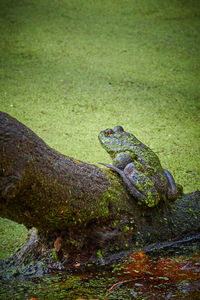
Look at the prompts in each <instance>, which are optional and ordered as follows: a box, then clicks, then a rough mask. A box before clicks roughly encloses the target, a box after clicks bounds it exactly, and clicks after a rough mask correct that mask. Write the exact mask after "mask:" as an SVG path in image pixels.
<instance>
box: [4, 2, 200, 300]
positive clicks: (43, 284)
mask: <svg viewBox="0 0 200 300" xmlns="http://www.w3.org/2000/svg"><path fill="white" fill-rule="evenodd" d="M199 16H200V2H199V1H196V0H191V1H184V0H183V1H178V0H174V1H170V0H165V1H161V0H144V1H138V0H127V1H121V0H116V1H113V0H106V1H103V0H95V1H93V0H87V1H81V0H70V1H66V0H59V1H58V0H51V1H49V0H40V1H29V0H1V1H0V33H1V39H0V52H1V53H0V110H2V111H5V112H7V113H9V114H11V115H12V116H13V117H16V118H17V119H18V120H19V121H21V122H23V123H24V124H25V125H27V126H28V127H30V128H31V129H32V130H34V131H35V132H36V133H37V134H38V135H39V136H40V137H42V138H43V139H44V140H45V142H47V143H48V144H49V145H50V146H52V147H54V148H55V149H57V150H58V151H61V152H62V153H64V154H66V155H69V156H73V157H75V158H77V159H80V160H83V161H86V162H90V163H97V162H99V161H100V162H107V163H109V162H110V161H109V157H108V155H107V154H106V152H105V151H104V150H103V149H102V148H101V146H100V145H99V142H98V139H97V135H98V133H99V132H100V131H101V130H102V129H105V128H106V127H113V126H115V125H122V126H123V127H124V128H125V130H127V131H128V132H132V133H134V134H135V135H136V136H137V137H138V138H139V139H140V140H141V141H142V142H144V143H145V144H147V145H148V146H149V147H151V148H152V149H153V150H154V151H155V152H156V153H157V154H158V155H159V158H160V159H161V162H162V165H163V167H164V168H166V169H168V170H170V172H171V173H172V174H173V175H174V177H175V179H176V181H177V182H179V183H180V184H182V185H183V186H184V192H191V191H194V190H197V189H199V188H200V185H199V183H200V173H199V169H200V165H199V164H200V159H199V151H200V148H199V137H200V136H199V121H200V119H199V116H200V106H199V95H200V89H199V87H200V85H199V76H200V73H199V64H200V51H199V44H200V40H199V37H200V36H199V27H200V18H199ZM91 145H92V147H91ZM26 234H27V230H26V229H25V228H24V227H23V226H21V225H16V224H14V223H13V222H11V221H5V220H4V219H0V239H1V243H0V258H1V259H2V258H5V257H8V256H10V255H11V253H13V252H14V251H15V250H16V249H17V248H18V247H20V245H21V244H22V243H23V241H24V240H25V237H26ZM133 258H134V257H132V259H133ZM188 259H189V258H188ZM188 259H186V261H185V268H186V269H187V268H189V267H187V266H190V265H191V266H192V267H194V269H191V271H192V270H193V271H194V272H196V271H198V272H199V256H197V258H195V259H196V260H195V262H194V261H193V260H192V261H190V259H189V260H188ZM166 263H167V262H166ZM168 266H169V264H168ZM132 267H133V264H132ZM113 268H114V267H113ZM118 268H119V266H118ZM176 268H177V270H179V265H178V264H177V266H176ZM115 269H117V268H116V266H115ZM195 270H196V271H195ZM129 271H130V270H129ZM186 271H187V270H186ZM193 271H192V272H193ZM117 272H119V270H118V271H117V270H116V271H115V272H112V270H110V271H109V272H108V271H99V272H97V273H95V274H94V273H88V274H84V275H81V276H79V275H69V274H64V273H62V274H58V275H56V274H52V275H51V276H47V277H45V278H40V279H35V280H28V279H27V280H17V279H16V280H14V279H13V280H12V281H7V282H6V281H5V282H3V283H1V288H0V290H1V291H0V298H1V299H31V298H34V297H37V298H38V299H78V298H83V299H95V298H97V299H106V298H108V299H158V300H160V299H195V300H196V299H199V298H200V292H199V279H197V278H196V277H195V278H193V277H191V276H190V275H188V277H187V278H184V279H180V278H179V280H178V279H177V281H174V280H172V279H170V278H169V280H167V279H166V278H168V275H166V274H165V276H164V275H163V277H165V278H163V279H161V278H157V277H156V279H155V278H154V275H153V276H151V277H152V278H150V277H149V276H147V275H148V274H146V273H143V274H142V275H141V274H140V275H141V277H142V279H138V277H137V280H136V281H133V282H129V283H128V282H127V283H121V284H119V285H118V286H116V287H114V288H113V290H112V291H111V292H110V293H109V292H108V291H109V289H110V287H111V286H112V285H113V284H115V283H117V282H119V281H125V280H130V277H129V275H128V274H126V275H125V274H122V273H120V272H119V273H120V274H119V275H117ZM188 272H189V269H188ZM198 272H196V273H198ZM136 273H137V272H136ZM138 273H141V271H139V272H138ZM133 275H134V276H135V273H134V274H132V276H133ZM155 276H158V274H157V275H155ZM159 276H160V275H159ZM195 276H196V275H195ZM160 277H162V276H160Z"/></svg>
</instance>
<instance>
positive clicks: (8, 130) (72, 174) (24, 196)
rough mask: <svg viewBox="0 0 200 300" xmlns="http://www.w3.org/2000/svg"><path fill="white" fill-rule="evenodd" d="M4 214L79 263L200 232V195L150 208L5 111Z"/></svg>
mask: <svg viewBox="0 0 200 300" xmlns="http://www.w3.org/2000/svg"><path fill="white" fill-rule="evenodd" d="M0 216H1V217H5V218H8V219H11V220H13V221H15V222H18V223H22V224H24V225H25V226H26V227H27V228H31V227H35V228H37V230H38V235H39V239H40V241H41V243H43V245H46V246H48V247H49V248H55V249H56V251H57V252H59V251H60V249H62V251H63V253H64V252H68V256H69V253H73V257H74V261H75V260H76V261H77V257H78V256H79V257H80V253H84V252H85V257H87V259H85V260H88V257H89V256H92V253H96V252H98V249H101V251H103V252H104V254H105V256H106V255H107V256H108V255H110V254H111V253H116V252H117V251H122V250H129V249H131V248H132V247H142V246H146V245H148V244H151V243H159V242H161V241H167V240H172V239H175V240H180V239H185V238H187V237H190V236H195V235H197V236H198V234H199V233H200V222H199V221H200V192H195V193H192V194H190V195H184V196H182V197H181V198H179V199H177V200H176V201H174V202H162V203H159V204H158V206H157V207H155V208H144V207H142V206H139V205H137V202H136V201H135V200H134V199H133V198H132V197H131V196H130V195H128V193H127V192H126V190H125V188H124V186H123V183H122V181H121V178H120V177H119V176H118V175H117V174H116V173H114V172H113V171H111V170H108V169H106V168H103V169H102V168H99V167H98V166H95V165H92V164H87V163H84V162H81V161H78V160H76V159H74V158H71V157H68V156H64V155H62V154H61V153H58V152H57V151H55V150H54V149H52V148H50V147H49V146H48V145H46V144H45V143H44V141H43V140H42V139H41V138H39V137H38V136H37V135H36V134H35V133H34V132H32V131H31V130H30V129H28V128H27V127H26V126H24V125H23V124H22V123H20V122H19V121H17V120H16V119H14V118H12V117H11V116H9V115H8V114H6V113H3V112H2V113H0Z"/></svg>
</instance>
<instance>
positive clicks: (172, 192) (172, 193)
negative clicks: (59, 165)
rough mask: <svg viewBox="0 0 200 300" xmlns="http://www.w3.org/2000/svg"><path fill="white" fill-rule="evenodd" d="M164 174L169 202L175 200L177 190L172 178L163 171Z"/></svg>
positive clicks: (168, 173)
mask: <svg viewBox="0 0 200 300" xmlns="http://www.w3.org/2000/svg"><path fill="white" fill-rule="evenodd" d="M164 174H165V177H166V179H167V183H168V184H167V198H168V199H169V200H174V199H176V198H177V189H176V183H175V181H174V178H173V176H172V174H171V173H170V172H169V171H167V170H165V169H164Z"/></svg>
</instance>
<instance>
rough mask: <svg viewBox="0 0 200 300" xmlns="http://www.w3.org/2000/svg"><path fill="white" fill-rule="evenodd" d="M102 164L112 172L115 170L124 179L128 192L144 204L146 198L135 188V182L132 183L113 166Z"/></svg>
mask: <svg viewBox="0 0 200 300" xmlns="http://www.w3.org/2000/svg"><path fill="white" fill-rule="evenodd" d="M100 164H101V165H104V166H106V167H107V168H109V169H111V170H114V171H115V172H117V173H118V174H119V175H120V176H121V177H122V179H123V182H124V183H125V185H126V189H127V191H128V192H129V194H131V195H132V196H133V197H134V198H136V199H137V200H139V201H140V202H144V201H145V200H146V197H145V196H144V195H143V194H142V193H140V192H139V191H138V189H137V187H135V186H134V184H133V182H130V180H129V179H128V178H127V177H126V175H125V174H124V172H123V171H122V170H120V169H119V168H117V167H115V166H113V165H109V164H105V163H100Z"/></svg>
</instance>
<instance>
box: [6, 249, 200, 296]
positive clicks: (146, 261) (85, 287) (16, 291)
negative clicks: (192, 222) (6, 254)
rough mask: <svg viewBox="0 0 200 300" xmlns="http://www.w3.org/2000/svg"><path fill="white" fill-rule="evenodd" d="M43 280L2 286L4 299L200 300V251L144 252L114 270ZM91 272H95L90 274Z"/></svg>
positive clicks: (15, 281) (61, 274) (9, 282)
mask: <svg viewBox="0 0 200 300" xmlns="http://www.w3.org/2000/svg"><path fill="white" fill-rule="evenodd" d="M75 268H76V269H77V272H76V273H73V274H69V273H65V272H59V273H52V274H49V275H47V276H43V277H42V278H32V279H30V278H27V279H26V278H25V277H24V278H23V279H19V278H20V277H19V278H18V279H16V278H11V279H9V280H3V281H2V282H1V285H0V299H9V300H10V299H27V300H36V299H38V300H39V299H45V300H46V299H77V300H78V299H79V300H80V299H104V300H110V299H139V300H144V299H151V300H152V299H156V300H162V299H177V300H178V299H191V300H192V299H194V300H197V299H200V251H199V250H198V251H196V252H195V253H193V254H190V255H185V256H184V255H180V254H178V253H177V254H176V255H173V257H172V256H168V257H167V256H161V255H159V256H157V255H156V256H155V255H154V256H150V255H147V254H144V253H143V252H142V250H140V251H138V252H133V253H132V254H130V255H129V256H128V257H127V258H126V259H125V260H124V261H120V263H119V262H118V264H117V263H116V264H113V265H112V266H110V267H101V268H99V269H96V270H95V271H94V269H92V268H93V267H92V266H91V267H89V266H88V269H87V270H86V271H85V272H84V273H81V272H79V265H77V266H75ZM90 268H91V269H92V270H90Z"/></svg>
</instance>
